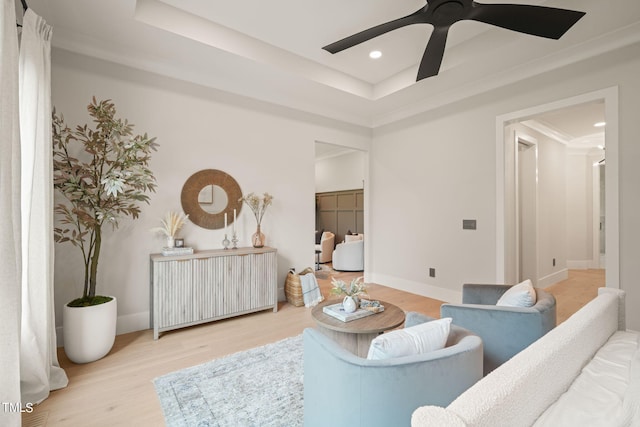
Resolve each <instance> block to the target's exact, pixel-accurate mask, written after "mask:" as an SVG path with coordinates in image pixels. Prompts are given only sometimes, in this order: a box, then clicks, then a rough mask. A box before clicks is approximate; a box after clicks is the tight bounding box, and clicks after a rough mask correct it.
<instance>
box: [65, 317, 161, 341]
mask: <svg viewBox="0 0 640 427" xmlns="http://www.w3.org/2000/svg"><path fill="white" fill-rule="evenodd" d="M116 322H117V323H116V335H122V334H128V333H129V332H135V331H143V330H145V329H149V328H150V326H149V312H148V311H144V312H142V313H134V314H126V315H123V316H118V320H117V321H116ZM56 345H57V346H58V347H63V346H64V333H63V332H62V326H57V327H56Z"/></svg>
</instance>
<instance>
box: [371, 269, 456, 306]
mask: <svg viewBox="0 0 640 427" xmlns="http://www.w3.org/2000/svg"><path fill="white" fill-rule="evenodd" d="M367 277H369V276H367ZM370 277H371V280H369V279H367V281H371V282H373V283H379V284H384V286H388V287H390V288H394V289H399V290H401V291H406V292H411V293H412V294H417V295H422V296H425V297H428V298H434V299H437V300H440V301H445V302H450V303H454V304H458V303H460V302H462V290H461V291H459V292H458V291H452V290H450V289H444V288H440V287H438V286H432V285H429V284H426V283H424V282H414V281H412V280H406V279H401V278H399V277H394V276H388V275H385V274H377V273H372V274H371V275H370Z"/></svg>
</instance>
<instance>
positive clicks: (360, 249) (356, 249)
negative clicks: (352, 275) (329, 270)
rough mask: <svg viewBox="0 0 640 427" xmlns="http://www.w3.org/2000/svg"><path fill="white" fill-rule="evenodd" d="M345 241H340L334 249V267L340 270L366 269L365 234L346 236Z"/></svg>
mask: <svg viewBox="0 0 640 427" xmlns="http://www.w3.org/2000/svg"><path fill="white" fill-rule="evenodd" d="M344 238H345V241H344V242H343V243H338V245H337V246H336V249H335V251H333V269H334V270H338V271H363V270H364V235H363V234H354V235H349V234H348V235H346V236H344Z"/></svg>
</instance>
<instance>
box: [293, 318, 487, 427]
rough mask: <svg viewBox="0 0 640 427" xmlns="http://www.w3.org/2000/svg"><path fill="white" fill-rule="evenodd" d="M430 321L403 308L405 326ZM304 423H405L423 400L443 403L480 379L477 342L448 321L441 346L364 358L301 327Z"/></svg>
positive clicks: (372, 426)
mask: <svg viewBox="0 0 640 427" xmlns="http://www.w3.org/2000/svg"><path fill="white" fill-rule="evenodd" d="M430 320H433V319H432V318H430V317H427V316H424V315H421V314H418V313H407V317H406V321H405V326H406V327H409V326H412V325H414V324H418V323H423V322H425V321H430ZM303 337H304V425H305V427H315V426H322V427H325V426H332V427H339V426H348V427H356V426H367V427H375V426H380V427H388V426H408V425H410V424H411V414H412V412H413V411H414V410H415V409H416V408H418V407H419V406H423V405H440V406H446V405H448V404H449V403H451V402H452V401H453V400H454V399H455V398H456V397H457V396H459V395H460V394H461V393H462V392H463V391H465V390H466V389H467V388H469V387H471V386H472V385H473V384H474V383H475V382H476V381H478V380H479V379H480V378H482V341H481V340H480V338H478V337H477V336H475V335H474V334H472V333H470V332H469V331H467V330H465V329H462V328H460V327H457V326H454V325H451V330H450V332H449V338H448V340H447V344H446V347H445V348H443V349H441V350H436V351H433V352H430V353H425V354H421V355H415V356H406V357H398V358H394V359H386V360H368V359H363V358H361V357H358V356H356V355H354V354H353V353H351V352H349V351H347V350H345V349H344V348H342V347H341V346H340V345H338V344H337V343H336V342H335V341H333V340H331V339H330V338H328V337H326V336H325V335H323V334H322V333H321V332H319V331H318V330H316V329H305V330H304V333H303Z"/></svg>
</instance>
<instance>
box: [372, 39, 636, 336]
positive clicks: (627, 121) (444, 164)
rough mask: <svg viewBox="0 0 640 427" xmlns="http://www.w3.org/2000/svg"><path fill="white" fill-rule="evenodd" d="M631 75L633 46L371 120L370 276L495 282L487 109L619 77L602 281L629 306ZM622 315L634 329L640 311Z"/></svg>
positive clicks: (451, 283)
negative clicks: (608, 254)
mask: <svg viewBox="0 0 640 427" xmlns="http://www.w3.org/2000/svg"><path fill="white" fill-rule="evenodd" d="M639 74H640V45H634V46H631V47H628V48H624V49H621V50H617V51H613V52H609V53H606V54H604V55H602V56H600V57H597V58H592V59H589V60H586V61H582V62H579V63H576V64H573V65H570V66H567V67H565V68H562V69H559V70H556V71H552V72H548V73H545V74H542V75H539V76H537V77H534V78H531V79H527V80H526V81H523V82H520V83H517V84H512V85H509V86H507V87H503V88H500V89H497V90H494V91H492V92H489V93H486V94H483V95H478V96H474V97H472V98H468V99H466V100H464V101H461V102H456V103H454V104H451V105H448V106H445V107H442V108H440V109H437V110H435V111H431V112H428V113H425V114H422V115H419V116H416V117H413V118H411V119H408V120H404V121H402V122H400V123H395V124H393V125H389V126H386V127H384V128H380V129H376V130H375V132H374V137H373V143H372V148H371V151H370V175H371V191H370V192H369V195H370V203H371V205H370V206H371V209H370V211H371V212H372V214H371V217H370V220H371V228H372V229H373V230H375V234H374V235H372V238H371V239H369V240H368V244H369V248H368V250H369V251H370V254H371V257H372V261H371V263H370V267H371V269H370V272H371V273H370V276H371V278H372V279H374V280H376V281H379V282H380V283H385V284H388V285H392V286H395V287H398V288H401V289H408V290H411V291H413V292H417V293H421V294H425V295H430V296H434V297H440V298H442V299H447V300H455V299H456V298H459V296H460V290H461V286H462V284H463V283H465V282H476V283H483V282H486V283H491V282H494V281H496V278H497V271H496V265H497V263H496V261H497V260H496V244H495V242H496V138H497V136H496V129H495V122H496V117H498V116H501V115H504V114H508V113H511V112H514V111H520V110H523V109H525V108H531V107H533V106H537V105H542V104H546V103H550V102H553V101H556V100H560V99H565V98H569V97H572V96H577V95H580V94H584V93H588V92H592V91H595V90H599V89H603V88H607V87H612V86H618V87H619V93H620V102H619V111H620V120H619V123H620V127H619V151H620V156H619V158H620V163H619V181H620V183H619V194H620V283H619V284H609V285H610V286H614V287H615V286H618V285H619V286H620V287H621V288H622V289H624V290H625V291H626V292H627V304H628V307H633V306H638V305H640V285H639V281H640V279H638V278H639V277H640V264H639V263H638V262H637V259H638V257H639V256H640V247H639V245H640V244H639V243H638V238H637V237H638V236H639V235H640V223H639V222H638V221H637V217H638V212H640V192H638V191H637V185H638V183H640V168H638V167H637V165H636V163H637V161H638V159H639V158H640V144H637V135H638V134H640V121H638V120H637V118H636V116H637V112H638V111H640V97H638V96H637V94H638V93H640V80H638V79H637V77H636V76H637V75H639ZM397 206H403V209H401V210H400V209H398V208H397ZM462 219H477V220H478V229H477V230H476V231H466V230H465V231H463V230H462ZM389 224H392V226H389ZM428 267H435V268H436V278H435V279H430V278H428V277H427V271H428V270H427V269H428ZM627 319H628V326H629V327H631V328H634V329H636V330H640V311H638V310H627Z"/></svg>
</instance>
